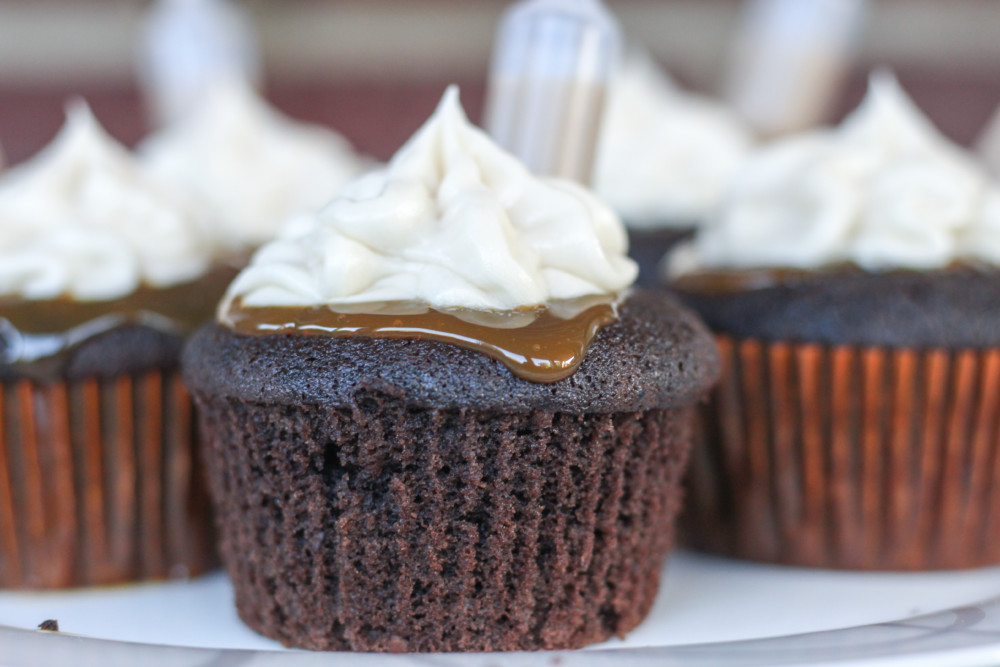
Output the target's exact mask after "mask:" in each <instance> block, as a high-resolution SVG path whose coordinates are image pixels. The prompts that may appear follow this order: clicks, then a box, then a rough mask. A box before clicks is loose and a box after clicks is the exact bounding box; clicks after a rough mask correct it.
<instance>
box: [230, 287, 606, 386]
mask: <svg viewBox="0 0 1000 667" xmlns="http://www.w3.org/2000/svg"><path fill="white" fill-rule="evenodd" d="M398 310H400V311H406V312H405V313H404V314H387V313H385V312H380V313H355V312H351V313H345V312H337V311H334V310H332V309H331V308H329V307H327V306H309V307H287V306H280V307H251V306H243V305H242V303H240V302H239V301H238V300H237V301H236V302H235V303H233V304H232V306H230V309H229V311H228V313H227V316H226V318H225V320H226V322H225V323H226V324H227V325H228V326H229V327H230V328H231V329H232V330H233V331H235V332H236V333H239V334H243V335H269V334H299V335H305V336H331V337H354V336H357V337H366V338H397V339H398V338H409V339H418V340H433V341H437V342H440V343H449V344H452V345H457V346H458V347H462V348H465V349H468V350H474V351H476V352H481V353H483V354H485V355H487V356H490V357H492V358H494V359H496V360H498V361H500V362H501V363H503V364H504V365H505V366H507V368H509V369H510V370H511V372H513V373H514V374H515V375H517V376H518V377H520V378H522V379H525V380H529V381H531V382H541V383H548V382H557V381H559V380H562V379H565V378H567V377H569V376H570V375H572V374H573V373H574V372H575V371H576V369H577V368H579V366H580V364H581V363H582V362H583V357H584V354H585V353H586V351H587V347H588V346H589V345H590V342H591V341H592V340H593V338H594V336H595V335H597V332H598V331H600V329H601V328H602V327H604V326H607V325H608V324H611V323H612V322H614V321H615V320H616V319H617V318H618V312H617V303H616V301H614V300H613V298H611V297H608V298H605V299H599V300H595V299H586V300H581V301H576V302H573V301H566V302H561V303H559V304H554V305H553V306H552V307H549V308H538V309H534V310H521V311H515V312H513V313H510V314H507V315H505V314H502V313H490V314H481V313H477V312H475V311H468V310H453V311H438V310H433V309H429V308H426V307H422V308H420V309H418V310H422V312H413V311H414V310H415V308H414V306H413V304H409V305H406V304H402V305H401V306H400V308H399V309H398ZM557 313H558V314H557ZM562 315H569V316H568V317H563V316H562ZM504 318H507V319H509V321H508V322H506V323H505V322H504V321H503V320H504Z"/></svg>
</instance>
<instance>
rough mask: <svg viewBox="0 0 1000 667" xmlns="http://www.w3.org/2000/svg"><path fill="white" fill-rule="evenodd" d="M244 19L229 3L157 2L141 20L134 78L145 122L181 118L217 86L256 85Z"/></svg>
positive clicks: (257, 66) (254, 49)
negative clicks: (144, 107)
mask: <svg viewBox="0 0 1000 667" xmlns="http://www.w3.org/2000/svg"><path fill="white" fill-rule="evenodd" d="M261 69H262V68H261V55H260V47H259V45H258V43H257V35H256V33H255V31H254V26H253V21H252V19H251V18H250V15H249V14H248V13H247V12H246V11H245V10H244V9H243V8H242V7H241V6H240V5H238V4H236V3H233V2H231V1H230V0H159V1H158V2H157V3H156V4H155V5H154V6H153V8H152V9H150V11H149V13H148V14H147V16H146V22H145V25H144V31H143V41H142V44H141V52H140V61H139V79H140V84H141V85H142V89H143V92H144V93H145V96H146V103H147V107H148V109H149V112H150V115H151V119H152V121H153V123H154V124H156V125H165V124H169V123H172V122H176V121H178V120H180V119H182V118H184V117H185V116H186V115H187V114H188V113H190V112H191V111H192V110H193V109H195V108H197V107H198V105H199V104H200V102H201V101H202V100H203V98H204V96H205V95H206V93H207V92H208V91H210V90H211V89H212V87H213V86H214V85H216V84H218V83H219V82H220V81H225V80H230V79H236V80H245V81H247V82H248V83H250V85H252V86H255V87H256V86H257V85H258V84H259V83H260V80H261Z"/></svg>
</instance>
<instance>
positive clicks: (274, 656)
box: [0, 551, 1000, 667]
mask: <svg viewBox="0 0 1000 667" xmlns="http://www.w3.org/2000/svg"><path fill="white" fill-rule="evenodd" d="M47 619H57V620H58V621H59V625H60V630H61V631H62V632H60V633H58V634H56V633H47V632H39V631H37V630H35V628H36V627H37V626H38V624H39V623H41V622H42V621H44V620H47ZM0 664H3V665H18V666H25V667H28V666H35V665H71V664H72V665H84V664H93V665H109V666H113V665H130V666H131V665H139V664H142V665H164V666H169V667H196V666H198V667H200V666H208V665H212V666H222V665H225V666H226V667H235V666H237V665H240V666H242V665H247V666H253V667H270V666H272V665H273V666H278V665H282V666H283V665H290V666H292V667H295V666H298V665H309V666H311V665H316V666H320V665H330V666H335V665H371V666H372V667H396V666H397V665H401V666H405V665H411V666H415V665H483V666H486V665H516V666H521V665H560V664H561V665H566V666H568V667H575V666H580V667H584V666H587V667H589V666H591V665H647V664H649V665H653V664H655V665H668V666H669V665H676V666H678V667H682V666H699V665H727V666H729V665H732V666H737V667H738V666H750V665H825V664H830V665H833V664H845V665H858V666H860V665H950V666H956V667H959V666H961V665H986V664H1000V567H997V568H988V569H982V570H973V571H968V572H937V573H917V574H885V573H858V572H834V571H828V570H806V569H798V568H787V567H776V566H766V565H757V564H752V563H745V562H739V561H732V560H726V559H720V558H713V557H709V556H704V555H697V554H692V553H687V552H683V551H681V552H679V553H677V554H675V555H674V556H673V557H672V558H671V559H670V562H669V563H668V566H667V570H666V576H665V580H664V585H663V587H662V588H661V590H660V595H659V597H658V598H657V601H656V605H655V607H654V608H653V611H652V612H651V613H650V615H649V618H647V619H646V621H645V622H644V623H643V624H642V625H641V626H639V627H638V628H637V629H636V630H635V631H633V632H632V633H631V634H630V635H629V636H628V637H627V638H626V639H625V640H623V641H622V640H617V639H616V640H612V641H609V642H605V643H604V644H600V645H596V646H593V647H590V648H589V649H587V650H585V651H573V652H558V653H544V652H543V653H513V654H512V653H507V654H464V655H463V654H450V655H446V654H433V655H418V656H393V655H384V654H352V653H325V654H324V653H307V652H298V651H287V650H285V649H283V648H282V647H281V646H280V645H279V644H277V643H276V642H273V641H270V640H268V639H265V638H263V637H260V636H259V635H256V634H254V633H253V632H252V631H250V630H249V629H248V628H246V627H245V626H244V625H243V624H242V623H241V622H240V620H239V619H238V618H237V616H236V612H235V610H234V608H233V605H232V588H231V587H230V584H229V581H228V580H227V579H226V577H225V576H224V575H223V574H221V573H215V574H212V575H209V576H207V577H204V578H201V579H198V580H194V581H185V582H170V583H165V584H146V585H139V586H123V587H118V588H110V589H97V590H84V591H73V592H60V593H12V592H4V593H0Z"/></svg>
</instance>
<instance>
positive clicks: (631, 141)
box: [594, 50, 752, 285]
mask: <svg viewBox="0 0 1000 667" xmlns="http://www.w3.org/2000/svg"><path fill="white" fill-rule="evenodd" d="M751 145H752V132H751V131H750V129H749V126H748V125H747V124H746V123H745V122H743V121H742V120H740V119H739V117H738V116H737V115H736V113H735V112H733V111H731V110H729V109H727V108H726V107H725V106H724V105H723V104H722V103H721V102H717V101H714V100H712V99H710V98H708V97H706V96H702V95H696V94H693V93H687V92H684V91H681V90H680V89H679V88H678V87H677V86H676V85H675V84H674V82H673V81H671V80H670V78H669V77H668V76H667V75H666V74H665V73H664V72H663V71H662V70H661V69H660V68H659V67H658V66H657V64H656V63H655V62H654V61H653V59H652V58H651V57H650V56H649V55H648V54H647V53H645V52H641V51H638V50H633V51H631V52H629V54H628V55H627V56H626V58H625V60H624V62H623V63H622V65H621V68H620V69H619V70H618V72H617V73H616V75H615V77H614V78H613V79H612V81H611V85H610V88H609V91H608V102H607V108H606V109H605V117H604V126H603V128H602V131H601V139H600V144H599V146H598V150H597V164H596V167H595V170H594V191H595V192H596V193H597V194H598V196H600V197H602V198H603V199H604V200H605V201H606V202H608V203H609V204H610V205H611V206H612V207H613V208H614V209H615V210H616V211H617V212H618V213H619V215H621V216H622V218H623V219H624V220H625V224H626V226H627V227H628V232H629V254H630V255H631V256H632V257H633V258H635V259H636V261H638V262H639V268H640V273H639V279H638V283H639V284H640V285H652V284H655V283H656V282H657V267H658V266H659V263H660V260H661V259H662V258H663V256H664V255H665V254H666V252H667V250H669V249H670V247H671V246H673V245H674V243H676V242H677V241H679V240H680V239H682V238H684V237H686V236H689V235H690V234H691V233H692V232H693V231H694V230H695V228H696V227H697V226H698V225H699V224H700V223H701V221H702V220H704V219H705V217H706V216H707V215H709V214H710V213H711V212H712V211H713V210H714V209H715V207H717V206H718V205H719V203H720V201H721V199H722V195H723V193H724V192H725V189H726V187H727V186H728V185H729V183H730V181H731V180H732V178H733V176H734V175H735V173H736V171H737V170H738V169H739V168H740V167H741V166H742V164H743V160H744V159H745V158H746V156H747V154H748V152H749V150H750V147H751Z"/></svg>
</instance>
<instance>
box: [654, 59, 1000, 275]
mask: <svg viewBox="0 0 1000 667" xmlns="http://www.w3.org/2000/svg"><path fill="white" fill-rule="evenodd" d="M998 233H1000V191H998V190H997V188H996V187H995V186H994V185H993V184H992V183H991V181H990V178H989V176H988V174H987V172H986V170H985V168H983V167H981V166H980V165H978V164H976V162H975V161H974V160H973V159H972V157H971V156H970V155H968V154H966V153H965V152H963V151H962V150H961V149H959V148H958V147H956V146H954V145H952V144H950V143H949V142H948V141H947V140H946V139H945V138H944V137H942V136H941V135H940V134H939V133H938V132H937V131H936V130H935V128H934V127H933V126H932V125H931V123H930V122H929V121H928V120H927V119H926V118H925V117H924V116H923V115H922V114H921V113H920V111H919V110H918V109H917V108H916V106H915V105H914V104H913V103H912V102H911V101H910V100H909V98H907V96H906V94H905V93H904V92H903V90H902V89H901V88H900V86H899V84H898V83H897V82H896V80H895V78H894V77H892V76H891V75H889V74H886V73H876V74H875V75H874V76H873V77H872V81H871V84H870V89H869V92H868V97H867V98H866V100H865V101H864V103H863V104H862V105H861V106H860V107H859V108H858V109H857V110H856V111H855V112H854V113H853V114H852V115H851V116H850V117H849V118H848V119H847V120H846V121H845V122H844V123H843V125H842V126H841V127H839V128H837V129H835V130H824V131H817V132H813V133H809V134H806V135H803V136H799V137H795V138H792V139H789V140H785V141H782V142H779V143H777V144H775V145H773V146H771V147H769V148H767V149H765V150H762V151H760V152H759V154H758V155H756V156H755V157H754V158H752V159H751V160H750V161H749V162H748V163H747V165H746V167H745V168H744V170H743V171H742V173H741V176H740V178H739V179H737V181H736V182H735V185H734V187H733V189H732V191H731V193H730V196H729V198H728V201H727V202H726V203H725V205H724V206H723V207H722V209H721V210H720V212H719V213H718V215H717V216H715V217H713V218H712V219H711V220H710V222H709V223H708V224H707V225H706V226H705V227H703V228H702V230H701V231H700V232H699V234H698V237H697V238H696V240H695V242H694V245H693V247H692V248H691V249H689V250H687V251H685V252H683V253H682V254H681V255H680V256H679V257H678V258H677V259H676V260H675V262H674V265H673V267H672V271H673V272H677V271H681V270H691V269H694V268H697V267H702V268H726V267H731V268H743V267H769V266H770V267H798V268H817V267H820V266H823V265H828V264H836V263H843V262H851V263H855V264H857V265H859V266H861V267H862V268H865V269H868V270H876V271H877V270H889V269H897V268H910V269H934V268H940V267H943V266H945V265H947V264H949V263H951V262H952V261H954V260H956V259H977V260H985V261H988V262H991V263H1000V237H998Z"/></svg>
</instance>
